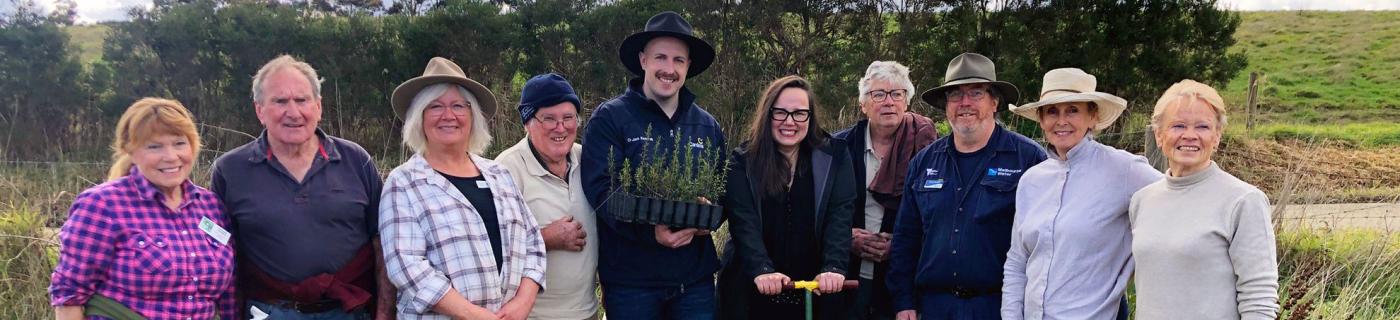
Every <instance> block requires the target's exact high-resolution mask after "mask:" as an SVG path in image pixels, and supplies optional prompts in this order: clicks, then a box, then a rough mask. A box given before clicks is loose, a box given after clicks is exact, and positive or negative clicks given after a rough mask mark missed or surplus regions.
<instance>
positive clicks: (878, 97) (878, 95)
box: [865, 89, 909, 102]
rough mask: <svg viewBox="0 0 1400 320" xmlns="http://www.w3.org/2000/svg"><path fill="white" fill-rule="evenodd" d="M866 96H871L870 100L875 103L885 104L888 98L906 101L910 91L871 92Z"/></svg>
mask: <svg viewBox="0 0 1400 320" xmlns="http://www.w3.org/2000/svg"><path fill="white" fill-rule="evenodd" d="M865 94H866V95H869V96H870V100H871V101H875V102H884V101H885V99H887V98H891V99H894V101H904V99H905V98H906V96H907V95H908V94H909V90H904V89H894V90H870V91H866V92H865Z"/></svg>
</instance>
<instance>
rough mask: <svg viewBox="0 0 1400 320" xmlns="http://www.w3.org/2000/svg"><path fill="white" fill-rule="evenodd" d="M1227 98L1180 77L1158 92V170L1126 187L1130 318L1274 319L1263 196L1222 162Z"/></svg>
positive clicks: (1271, 251) (1274, 281)
mask: <svg viewBox="0 0 1400 320" xmlns="http://www.w3.org/2000/svg"><path fill="white" fill-rule="evenodd" d="M1225 110H1226V107H1225V100H1224V99H1221V98H1220V94H1219V93H1217V92H1216V91H1215V89H1214V88H1211V87H1210V86H1207V85H1205V84H1202V83H1200V82H1196V81H1192V80H1182V81H1181V82H1178V83H1177V84H1175V85H1172V86H1171V88H1169V89H1167V92H1166V93H1163V94H1162V97H1161V98H1160V99H1158V100H1157V105H1156V107H1154V108H1153V110H1152V131H1153V134H1154V135H1155V136H1156V139H1157V146H1159V147H1160V148H1161V149H1162V154H1163V155H1165V156H1166V158H1167V168H1168V169H1167V175H1166V178H1165V179H1163V180H1161V181H1158V182H1156V183H1153V184H1151V185H1148V186H1147V187H1144V188H1142V190H1138V192H1137V193H1136V194H1133V200H1132V203H1131V204H1130V205H1129V207H1128V215H1129V219H1130V222H1131V223H1132V230H1133V233H1132V234H1133V260H1134V261H1135V262H1136V263H1137V270H1136V272H1135V273H1134V274H1135V275H1134V277H1136V279H1134V283H1135V288H1136V289H1135V290H1136V291H1137V299H1136V301H1137V307H1136V308H1134V309H1133V310H1134V312H1136V313H1137V315H1136V317H1135V318H1137V319H1145V320H1153V319H1274V318H1275V317H1277V316H1278V312H1279V306H1278V256H1277V251H1276V248H1275V243H1274V227H1273V224H1272V223H1271V220H1270V217H1269V213H1270V211H1271V209H1270V207H1269V198H1268V197H1266V196H1265V195H1264V192H1261V191H1259V188H1256V187H1254V186H1252V185H1250V184H1249V183H1247V182H1244V181H1241V180H1240V179H1239V178H1236V177H1235V176H1233V175H1230V173H1228V172H1225V171H1224V170H1221V169H1220V166H1217V165H1216V164H1215V161H1212V160H1211V158H1212V156H1214V155H1215V151H1216V149H1217V148H1219V147H1220V136H1221V134H1222V133H1224V132H1225Z"/></svg>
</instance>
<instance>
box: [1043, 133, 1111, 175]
mask: <svg viewBox="0 0 1400 320" xmlns="http://www.w3.org/2000/svg"><path fill="white" fill-rule="evenodd" d="M1103 146H1104V145H1103V144H1100V143H1099V142H1098V141H1094V136H1093V135H1091V134H1086V135H1084V139H1083V140H1079V144H1076V145H1074V148H1073V149H1069V154H1068V155H1067V156H1066V158H1067V159H1066V160H1060V157H1059V156H1058V155H1056V156H1054V157H1051V159H1055V160H1056V161H1063V162H1065V163H1066V164H1067V165H1068V166H1071V167H1073V166H1078V165H1082V164H1084V163H1087V162H1089V161H1092V158H1094V157H1095V156H1096V155H1097V154H1098V153H1099V152H1100V148H1102V147H1103ZM1050 148H1051V150H1053V149H1054V148H1055V146H1050ZM1052 152H1053V151H1052Z"/></svg>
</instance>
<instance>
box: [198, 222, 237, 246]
mask: <svg viewBox="0 0 1400 320" xmlns="http://www.w3.org/2000/svg"><path fill="white" fill-rule="evenodd" d="M199 230H204V233H207V234H209V236H210V237H214V240H216V241H219V243H221V244H223V245H228V237H229V236H230V234H229V233H228V230H224V227H220V226H219V225H218V224H215V223H214V220H209V217H204V219H200V220H199Z"/></svg>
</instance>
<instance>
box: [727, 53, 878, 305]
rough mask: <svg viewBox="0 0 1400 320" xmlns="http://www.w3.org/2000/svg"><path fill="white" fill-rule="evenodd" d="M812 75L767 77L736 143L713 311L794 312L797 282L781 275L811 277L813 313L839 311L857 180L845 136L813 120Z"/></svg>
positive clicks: (799, 302) (800, 300) (799, 300)
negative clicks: (830, 133) (718, 294)
mask: <svg viewBox="0 0 1400 320" xmlns="http://www.w3.org/2000/svg"><path fill="white" fill-rule="evenodd" d="M813 98H814V96H813V95H812V87H811V84H810V83H809V82H808V81H807V80H806V79H803V78H802V77H798V76H787V77H783V78H781V79H778V80H776V81H773V83H771V84H769V85H768V89H767V90H766V91H765V92H764V94H763V98H762V100H760V101H759V103H758V107H757V108H756V111H757V112H755V113H754V116H753V120H752V122H751V123H750V126H749V130H748V133H749V136H748V139H747V141H746V142H744V143H743V144H741V145H740V147H739V148H738V149H737V150H735V151H734V152H735V153H734V160H733V161H731V162H730V163H731V165H732V166H733V168H732V170H731V171H730V175H729V181H728V183H729V185H728V190H727V193H726V196H725V201H726V207H728V208H730V209H731V210H732V211H731V215H730V218H729V221H730V223H729V232H730V235H731V236H732V240H731V241H730V242H729V245H728V246H726V250H725V251H724V252H725V264H724V265H725V266H726V267H725V269H724V270H723V271H721V274H720V284H721V287H722V291H721V298H720V300H721V303H720V305H721V309H722V310H721V318H724V319H748V318H754V319H798V318H800V317H802V315H803V314H804V310H803V302H804V301H803V298H802V296H800V295H798V293H799V292H798V291H786V292H785V291H783V290H782V287H783V285H784V284H788V283H791V282H793V281H796V280H807V279H816V280H817V282H818V284H819V286H818V290H817V293H819V294H823V295H824V296H822V297H820V298H817V300H816V311H817V312H816V314H820V315H823V316H822V318H835V317H840V316H844V312H843V310H836V309H839V308H840V305H841V300H840V298H838V297H837V296H834V295H831V294H832V293H837V292H840V291H841V284H842V283H843V282H844V281H845V280H846V276H845V274H846V268H847V267H848V266H847V263H848V261H849V260H848V259H849V257H850V248H851V237H850V236H849V235H848V232H849V230H850V228H851V215H850V211H851V210H852V209H851V208H852V206H853V205H854V203H855V196H856V189H855V186H856V183H855V174H854V172H853V170H854V169H853V167H852V164H851V159H850V155H849V154H848V153H846V152H843V151H844V150H845V146H844V143H843V142H842V141H841V140H838V139H832V138H830V137H829V136H828V135H827V133H826V131H823V130H822V129H821V125H820V124H819V123H818V121H815V120H814V119H815V117H814V116H815V114H814V113H815V112H816V110H815V109H816V103H815V102H814V101H813Z"/></svg>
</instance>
